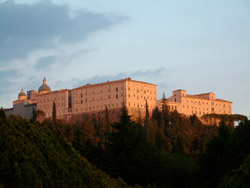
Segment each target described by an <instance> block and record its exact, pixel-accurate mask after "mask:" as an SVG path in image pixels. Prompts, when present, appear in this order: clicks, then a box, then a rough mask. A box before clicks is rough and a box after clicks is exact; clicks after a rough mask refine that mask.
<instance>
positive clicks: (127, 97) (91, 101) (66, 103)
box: [6, 78, 157, 119]
mask: <svg viewBox="0 0 250 188" xmlns="http://www.w3.org/2000/svg"><path fill="white" fill-rule="evenodd" d="M27 94H28V97H27V96H26V94H25V93H24V91H23V90H22V91H21V93H20V94H19V98H18V100H17V101H14V102H13V108H12V109H9V110H6V113H7V115H10V114H15V115H21V116H22V117H25V118H28V119H29V118H30V117H31V116H32V111H33V110H32V111H30V109H31V107H32V108H33V109H34V110H42V111H43V112H44V113H45V117H46V118H49V117H52V111H53V110H52V109H53V103H54V102H55V104H56V113H57V114H56V115H57V118H60V119H63V118H67V117H69V116H71V115H81V114H86V113H98V112H101V111H105V109H106V108H107V109H108V110H117V109H120V108H121V107H122V106H123V105H125V106H126V108H127V109H128V113H129V114H130V115H132V117H133V118H138V117H139V116H140V115H141V117H142V118H143V117H144V116H145V111H146V102H147V104H148V109H149V112H152V110H153V109H154V108H155V107H156V103H157V85H155V84H151V83H146V82H141V81H136V80H132V79H131V78H125V79H121V80H115V81H107V82H104V83H98V84H86V85H83V86H80V87H77V88H74V89H71V90H69V89H62V90H56V91H51V89H50V87H49V86H48V85H47V82H46V79H45V78H44V80H43V84H42V85H41V86H40V87H39V90H38V91H36V90H30V91H28V92H27ZM28 112H29V114H28ZM24 113H26V114H24Z"/></svg>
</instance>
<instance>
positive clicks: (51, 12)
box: [0, 0, 125, 64]
mask: <svg viewBox="0 0 250 188" xmlns="http://www.w3.org/2000/svg"><path fill="white" fill-rule="evenodd" d="M124 19H125V17H122V16H118V15H111V14H104V13H95V12H90V11H87V10H78V11H74V12H72V11H70V9H69V6H67V5H57V4H53V3H52V2H51V1H48V0H47V1H40V2H38V3H35V4H16V3H15V2H14V1H5V2H3V3H0V25H1V27H0V57H1V60H0V64H2V63H3V62H6V60H10V59H17V58H25V57H27V55H28V54H29V53H31V52H32V51H35V50H39V49H43V48H55V47H58V46H59V45H62V44H68V43H70V44H72V43H76V42H79V41H82V40H84V39H86V38H87V37H88V36H89V35H91V34H93V33H95V32H97V31H99V30H102V29H107V28H109V27H110V26H113V25H114V24H117V23H119V22H121V21H123V20H124Z"/></svg>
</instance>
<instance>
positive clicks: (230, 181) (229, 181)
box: [218, 155, 250, 188]
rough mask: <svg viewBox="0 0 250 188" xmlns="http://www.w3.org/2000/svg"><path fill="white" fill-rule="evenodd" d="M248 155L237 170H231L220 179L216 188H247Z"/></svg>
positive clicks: (248, 177)
mask: <svg viewBox="0 0 250 188" xmlns="http://www.w3.org/2000/svg"><path fill="white" fill-rule="evenodd" d="M249 185H250V155H249V156H248V157H247V158H246V160H245V162H244V163H243V164H242V165H241V166H240V168H239V169H237V170H232V171H231V172H230V173H228V174H227V175H225V177H223V178H222V179H221V182H220V183H219V186H218V188H249Z"/></svg>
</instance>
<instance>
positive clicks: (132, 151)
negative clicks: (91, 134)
mask: <svg viewBox="0 0 250 188" xmlns="http://www.w3.org/2000/svg"><path fill="white" fill-rule="evenodd" d="M113 130H114V131H113V132H112V133H111V134H109V135H108V141H109V142H108V143H107V145H106V150H105V161H104V163H103V165H104V166H103V169H104V170H105V171H106V172H108V173H109V174H110V175H111V176H113V177H118V176H121V177H122V178H123V179H124V180H125V181H126V182H127V183H129V184H131V185H134V184H136V183H139V184H141V185H144V186H146V185H147V184H149V183H150V184H155V185H157V186H158V187H178V186H180V187H181V186H185V187H194V186H195V181H193V179H192V180H190V179H189V178H191V177H192V178H193V177H195V174H196V172H197V169H198V168H197V167H198V166H197V164H196V163H195V162H194V161H193V160H191V159H187V158H186V157H184V156H180V155H173V154H171V153H167V152H161V151H159V150H157V149H156V148H154V147H153V146H152V145H151V144H149V142H148V141H147V137H146V133H145V128H144V127H142V126H141V125H140V124H137V123H135V122H133V121H131V119H130V116H129V115H128V114H127V111H126V108H125V107H124V108H123V110H122V115H121V117H120V121H119V122H117V123H115V124H114V125H113ZM180 179H181V180H182V181H179V180H180Z"/></svg>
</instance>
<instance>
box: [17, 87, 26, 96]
mask: <svg viewBox="0 0 250 188" xmlns="http://www.w3.org/2000/svg"><path fill="white" fill-rule="evenodd" d="M21 96H25V97H26V94H25V93H24V90H23V89H22V90H21V92H20V93H19V94H18V97H21Z"/></svg>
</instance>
